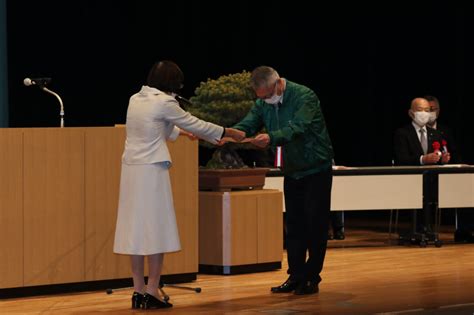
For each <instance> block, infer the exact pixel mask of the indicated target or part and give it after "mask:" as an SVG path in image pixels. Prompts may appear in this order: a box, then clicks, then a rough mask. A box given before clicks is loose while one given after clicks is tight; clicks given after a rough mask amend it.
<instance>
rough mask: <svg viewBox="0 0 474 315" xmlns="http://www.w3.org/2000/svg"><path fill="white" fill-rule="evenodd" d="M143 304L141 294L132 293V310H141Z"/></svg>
mask: <svg viewBox="0 0 474 315" xmlns="http://www.w3.org/2000/svg"><path fill="white" fill-rule="evenodd" d="M142 302H143V294H141V293H139V292H133V295H132V308H141V307H142Z"/></svg>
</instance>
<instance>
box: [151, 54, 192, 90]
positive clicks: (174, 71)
mask: <svg viewBox="0 0 474 315" xmlns="http://www.w3.org/2000/svg"><path fill="white" fill-rule="evenodd" d="M183 81H184V74H183V71H181V69H180V68H179V67H178V65H177V64H176V63H174V62H173V61H170V60H162V61H158V62H157V63H155V64H154V65H153V67H151V69H150V72H149V73H148V78H147V85H148V86H149V87H154V88H156V89H158V90H160V91H163V92H172V93H176V92H178V91H179V90H180V89H181V88H182V87H183Z"/></svg>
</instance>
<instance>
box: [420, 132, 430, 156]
mask: <svg viewBox="0 0 474 315" xmlns="http://www.w3.org/2000/svg"><path fill="white" fill-rule="evenodd" d="M420 142H421V148H422V149H423V154H426V153H427V152H428V141H426V135H425V129H423V128H421V129H420Z"/></svg>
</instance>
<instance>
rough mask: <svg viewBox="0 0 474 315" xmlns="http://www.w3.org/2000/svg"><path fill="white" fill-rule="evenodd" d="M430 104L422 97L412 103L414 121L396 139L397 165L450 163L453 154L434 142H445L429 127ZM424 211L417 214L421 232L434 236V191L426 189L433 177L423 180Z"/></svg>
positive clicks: (395, 158)
mask: <svg viewBox="0 0 474 315" xmlns="http://www.w3.org/2000/svg"><path fill="white" fill-rule="evenodd" d="M430 112H431V107H430V104H429V102H428V101H427V100H426V99H424V98H421V97H418V98H415V99H414V100H413V101H412V102H411V107H410V109H409V111H408V115H409V116H410V118H411V119H412V122H411V123H410V124H408V125H406V126H404V127H401V128H399V129H398V130H396V132H395V136H394V155H395V156H394V162H395V165H432V164H438V163H441V164H446V163H448V162H449V161H450V153H449V151H448V152H445V153H444V152H443V153H441V152H439V151H438V152H435V149H434V148H433V143H434V142H435V141H438V143H441V142H442V136H441V134H440V133H439V132H438V131H436V130H435V129H432V128H430V127H428V126H427V123H428V121H429V118H430V116H431V114H430ZM423 181H424V183H423V210H422V211H417V231H418V232H420V233H425V234H428V235H429V234H432V229H431V226H430V225H431V222H432V220H431V211H432V209H431V208H432V207H433V204H431V203H430V201H431V200H433V197H432V196H431V195H430V194H431V193H432V192H433V190H430V189H426V188H427V187H428V186H429V185H431V184H432V182H433V177H432V176H424V177H423Z"/></svg>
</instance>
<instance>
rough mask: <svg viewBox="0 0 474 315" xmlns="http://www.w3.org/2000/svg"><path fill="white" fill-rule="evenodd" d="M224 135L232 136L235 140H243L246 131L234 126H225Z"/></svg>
mask: <svg viewBox="0 0 474 315" xmlns="http://www.w3.org/2000/svg"><path fill="white" fill-rule="evenodd" d="M224 137H231V138H232V139H234V140H235V141H242V140H244V139H245V132H243V131H241V130H238V129H234V128H225V133H224Z"/></svg>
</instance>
